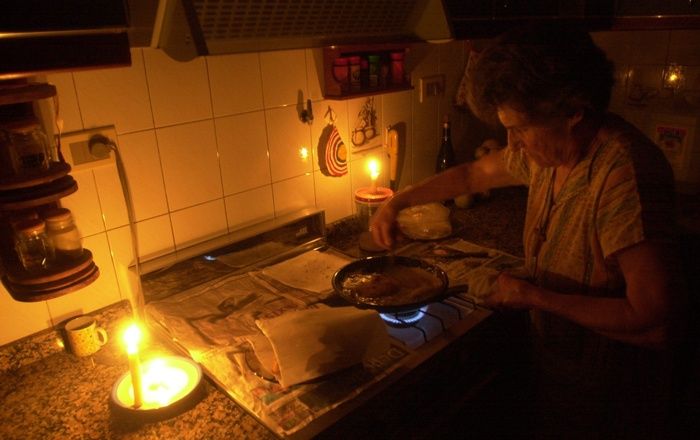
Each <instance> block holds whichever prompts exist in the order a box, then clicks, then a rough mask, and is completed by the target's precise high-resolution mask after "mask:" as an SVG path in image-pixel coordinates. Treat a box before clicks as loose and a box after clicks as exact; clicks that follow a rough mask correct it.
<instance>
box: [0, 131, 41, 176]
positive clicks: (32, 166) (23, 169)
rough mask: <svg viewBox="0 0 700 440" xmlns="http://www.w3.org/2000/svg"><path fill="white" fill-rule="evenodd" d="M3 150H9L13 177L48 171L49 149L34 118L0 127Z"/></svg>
mask: <svg viewBox="0 0 700 440" xmlns="http://www.w3.org/2000/svg"><path fill="white" fill-rule="evenodd" d="M0 139H2V143H3V149H10V150H11V158H12V168H13V170H14V173H15V175H23V174H32V173H38V172H42V171H46V170H48V169H49V164H50V161H51V147H50V144H49V140H48V137H47V136H46V133H45V132H44V129H43V128H42V127H41V125H40V124H39V121H38V120H37V119H36V118H26V119H21V120H18V121H14V122H10V123H7V124H5V125H4V126H3V127H2V134H1V135H0Z"/></svg>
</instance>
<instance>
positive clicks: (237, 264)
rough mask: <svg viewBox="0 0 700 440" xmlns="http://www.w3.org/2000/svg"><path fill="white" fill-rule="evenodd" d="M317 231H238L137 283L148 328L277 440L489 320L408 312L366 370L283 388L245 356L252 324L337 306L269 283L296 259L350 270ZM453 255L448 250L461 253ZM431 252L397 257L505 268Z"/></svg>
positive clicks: (394, 319)
mask: <svg viewBox="0 0 700 440" xmlns="http://www.w3.org/2000/svg"><path fill="white" fill-rule="evenodd" d="M323 224H324V222H323V212H322V211H311V212H309V211H307V212H304V213H302V214H301V215H299V216H291V217H289V218H287V219H277V220H276V221H275V222H272V223H270V224H268V225H266V226H258V227H256V228H254V229H252V230H250V231H248V232H245V231H243V232H240V231H239V232H238V236H237V237H227V238H225V239H223V241H222V239H219V240H218V241H217V243H215V244H216V245H218V247H212V245H213V244H210V245H206V244H202V245H199V246H198V247H197V249H196V250H189V251H188V252H183V253H182V255H181V258H180V260H181V261H175V262H173V260H172V258H173V257H172V256H171V257H170V258H169V259H166V260H163V263H165V264H167V265H168V267H167V268H163V267H162V266H161V264H159V263H158V262H157V261H156V262H151V263H150V266H149V267H148V269H150V270H151V271H152V272H151V274H148V275H146V276H144V277H143V281H144V282H143V285H144V291H145V296H146V299H147V306H146V312H147V313H146V314H147V320H148V322H149V325H150V326H151V328H152V329H153V330H154V331H155V332H156V333H157V334H160V335H161V336H162V337H164V338H165V339H166V340H168V341H169V342H171V344H172V345H174V346H175V347H176V348H178V349H179V350H181V351H182V352H183V353H185V354H187V355H189V356H191V357H192V358H193V359H194V360H195V361H197V362H198V363H199V364H200V365H201V366H202V369H203V370H204V371H205V373H206V374H207V375H208V376H209V378H210V379H211V380H212V381H213V382H214V383H216V384H217V385H218V386H219V387H220V389H221V390H222V391H224V392H225V393H226V394H228V395H229V396H230V397H231V398H232V399H233V400H234V401H236V402H237V403H238V404H239V405H240V406H241V407H243V408H244V409H245V410H246V411H248V412H249V413H250V414H251V415H253V416H255V417H256V418H257V419H258V420H259V421H260V422H261V423H262V424H264V425H265V426H267V427H268V428H269V429H270V430H271V431H272V432H273V433H275V434H276V435H277V436H278V437H280V438H309V437H312V436H315V435H317V434H318V433H320V432H323V431H324V430H325V429H327V428H328V427H329V426H332V425H334V424H335V423H336V422H338V421H339V420H341V419H343V418H344V417H345V416H347V415H348V414H350V413H352V412H353V411H354V410H355V409H357V408H359V407H361V406H362V404H363V402H366V401H367V400H368V399H369V398H371V397H372V396H376V395H377V394H379V393H381V392H382V391H383V390H385V389H387V388H388V387H390V386H391V385H392V384H394V383H396V382H397V381H400V380H401V378H402V377H403V376H405V375H407V374H409V373H410V372H411V371H412V370H413V369H415V368H417V367H419V366H420V365H421V364H423V363H424V362H426V361H427V360H428V359H430V358H432V357H434V356H435V355H436V354H438V353H439V352H441V351H442V350H444V349H445V348H446V347H448V346H449V345H450V344H452V343H453V342H454V341H456V340H458V339H460V338H462V337H463V336H464V335H465V334H467V333H468V332H469V331H470V330H471V329H473V328H474V327H476V326H477V325H479V324H480V323H481V322H482V321H484V320H486V319H487V318H488V317H489V316H490V315H491V313H492V312H491V311H489V310H487V309H485V308H483V307H480V306H479V305H478V304H477V303H476V301H475V300H474V299H473V298H471V297H470V296H469V295H468V294H467V293H466V292H464V293H459V294H456V295H453V296H451V297H449V298H447V299H445V300H443V301H441V302H435V303H431V304H428V305H425V306H423V307H421V308H419V309H416V310H412V311H409V312H402V313H388V314H382V315H381V318H382V319H383V320H384V322H385V325H386V331H387V333H388V335H389V336H390V344H389V348H388V349H387V350H386V352H384V353H382V354H378V355H377V356H375V357H373V358H370V359H367V360H366V361H365V362H364V363H363V364H362V365H356V366H355V367H351V368H348V369H346V370H343V371H340V372H337V373H333V374H330V375H328V376H327V377H322V378H320V379H316V380H313V381H310V382H309V383H303V384H299V385H294V386H291V387H288V388H282V387H281V386H280V385H279V384H278V383H276V382H275V381H274V380H271V376H270V375H269V374H266V372H265V371H264V368H263V367H261V365H260V363H259V362H258V360H257V358H256V356H255V355H254V353H253V351H252V350H251V338H252V336H253V333H255V332H259V330H258V328H257V327H256V325H255V320H256V319H261V318H265V317H274V316H278V315H281V314H283V313H285V312H286V311H292V310H299V309H305V308H324V307H333V306H337V305H339V304H338V303H337V299H338V298H337V297H334V295H333V293H332V291H331V290H330V278H329V279H328V290H327V291H320V292H315V291H313V290H309V289H304V288H301V287H300V286H299V285H296V283H295V282H290V281H289V280H287V279H285V280H284V281H285V282H282V281H280V279H275V278H274V277H271V276H269V275H270V274H274V273H275V272H274V271H272V270H269V269H270V268H271V267H276V265H280V264H281V263H284V262H288V261H291V260H292V259H295V258H296V257H300V256H305V257H307V258H310V257H314V256H316V255H325V254H333V255H335V256H341V257H345V258H347V261H351V259H350V258H349V257H347V255H343V254H342V253H340V252H338V251H337V250H335V249H331V248H329V247H328V246H327V243H325V241H324V240H323V236H324V234H325V230H324V228H323ZM222 243H223V246H222V245H221V244H222ZM459 245H460V243H457V244H456V245H454V248H455V249H457V250H459V249H460V247H459ZM462 246H463V245H462ZM468 246H473V245H471V244H468ZM433 247H434V244H430V243H416V244H413V245H409V246H407V247H406V248H404V249H402V250H401V251H400V254H405V255H410V256H421V257H423V256H425V257H426V258H427V259H431V258H432V259H433V261H431V262H433V263H435V264H438V265H441V267H443V269H445V270H446V272H447V273H448V275H449V276H450V278H452V277H453V275H454V276H455V277H459V276H460V274H461V273H462V272H464V271H465V270H467V269H465V268H468V267H471V266H470V265H472V266H474V265H477V263H478V264H479V265H480V264H489V262H492V263H493V264H500V265H502V264H503V257H504V256H503V255H500V254H498V253H496V252H495V251H492V250H487V249H483V248H479V249H478V251H479V252H478V255H477V254H475V255H477V256H476V257H474V258H477V259H479V261H478V262H474V261H471V262H470V261H468V260H469V259H468V258H467V259H454V258H448V259H445V258H444V256H442V254H440V255H439V256H438V257H437V258H433V257H435V255H432V254H430V250H432V249H433ZM312 253H313V254H312ZM506 257H507V256H506ZM507 258H509V257H507ZM159 266H160V267H159ZM301 267H304V266H301ZM298 272H299V271H298V270H295V271H292V272H291V273H294V274H298ZM192 277H194V278H196V282H195V281H192ZM301 279H303V277H301ZM450 281H451V282H452V279H451V280H450ZM285 283H287V284H285ZM290 283H291V284H290ZM174 286H184V289H177V288H176V287H174Z"/></svg>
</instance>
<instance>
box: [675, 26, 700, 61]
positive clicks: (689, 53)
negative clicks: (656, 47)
mask: <svg viewBox="0 0 700 440" xmlns="http://www.w3.org/2000/svg"><path fill="white" fill-rule="evenodd" d="M668 62H670V63H678V64H682V65H686V66H693V65H695V66H697V65H700V30H698V29H692V30H691V29H687V30H686V29H684V30H674V31H671V39H670V43H669V50H668Z"/></svg>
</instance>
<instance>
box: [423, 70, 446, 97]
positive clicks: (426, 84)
mask: <svg viewBox="0 0 700 440" xmlns="http://www.w3.org/2000/svg"><path fill="white" fill-rule="evenodd" d="M419 89H420V96H419V102H421V103H423V102H424V101H425V100H426V99H428V98H430V97H433V96H442V95H443V94H444V93H445V75H431V76H424V77H423V78H421V79H420V80H419Z"/></svg>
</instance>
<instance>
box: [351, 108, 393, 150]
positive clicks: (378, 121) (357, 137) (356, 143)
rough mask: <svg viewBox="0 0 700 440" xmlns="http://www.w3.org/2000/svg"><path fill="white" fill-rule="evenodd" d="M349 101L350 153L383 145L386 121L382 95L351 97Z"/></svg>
mask: <svg viewBox="0 0 700 440" xmlns="http://www.w3.org/2000/svg"><path fill="white" fill-rule="evenodd" d="M347 103H348V130H349V135H348V138H349V139H348V142H349V143H348V145H349V146H350V155H351V156H352V155H353V154H354V153H355V152H358V151H362V150H366V149H370V148H375V147H378V146H380V145H382V143H383V142H384V136H383V130H384V123H383V121H382V99H381V95H377V96H369V97H362V98H355V99H349V100H348V101H347Z"/></svg>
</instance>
